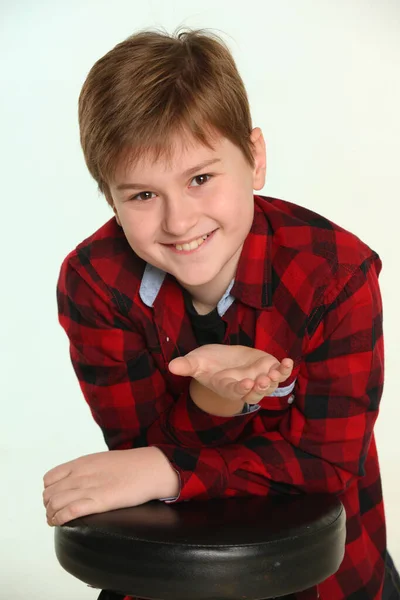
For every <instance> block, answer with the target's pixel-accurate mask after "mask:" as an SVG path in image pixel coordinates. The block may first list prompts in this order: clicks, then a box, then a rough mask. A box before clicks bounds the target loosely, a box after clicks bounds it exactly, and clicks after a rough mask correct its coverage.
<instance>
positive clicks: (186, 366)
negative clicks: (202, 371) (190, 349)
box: [168, 356, 197, 377]
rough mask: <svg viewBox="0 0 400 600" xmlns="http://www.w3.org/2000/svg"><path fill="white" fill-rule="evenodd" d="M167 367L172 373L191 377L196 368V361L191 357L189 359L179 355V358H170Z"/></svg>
mask: <svg viewBox="0 0 400 600" xmlns="http://www.w3.org/2000/svg"><path fill="white" fill-rule="evenodd" d="M194 363H196V364H194ZM168 368H169V370H170V371H171V373H173V374H174V375H181V376H182V377H193V376H194V374H195V372H196V370H197V361H196V360H194V359H193V357H191V358H190V359H189V358H188V357H187V356H180V357H179V358H174V360H171V362H170V363H169V365H168Z"/></svg>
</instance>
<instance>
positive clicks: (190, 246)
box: [175, 234, 208, 250]
mask: <svg viewBox="0 0 400 600" xmlns="http://www.w3.org/2000/svg"><path fill="white" fill-rule="evenodd" d="M207 238H208V234H205V235H203V236H202V237H201V238H198V239H197V240H193V241H192V242H190V243H189V244H183V245H181V244H175V248H176V249H177V250H196V248H198V247H199V246H201V245H202V243H203V242H204V241H205V240H206V239H207Z"/></svg>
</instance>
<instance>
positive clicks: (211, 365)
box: [169, 344, 293, 403]
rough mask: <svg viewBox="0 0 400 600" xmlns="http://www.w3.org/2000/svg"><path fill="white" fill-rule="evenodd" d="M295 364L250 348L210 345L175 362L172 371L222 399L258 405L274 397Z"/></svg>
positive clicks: (201, 347) (172, 362)
mask: <svg viewBox="0 0 400 600" xmlns="http://www.w3.org/2000/svg"><path fill="white" fill-rule="evenodd" d="M292 369H293V361H292V360H291V359H290V358H284V359H283V360H282V362H279V361H278V360H277V359H276V358H275V357H274V356H272V355H271V354H268V353H267V352H263V351H262V350H258V349H256V348H248V347H247V346H226V345H224V344H207V345H205V346H200V347H199V348H196V349H195V350H192V352H189V353H188V354H186V356H183V357H179V358H175V359H174V360H172V361H171V362H170V363H169V370H170V371H171V373H174V374H175V375H182V376H189V377H193V378H194V379H196V380H197V381H198V382H199V383H201V384H202V385H203V386H205V387H207V388H209V389H210V390H212V391H213V392H215V393H216V394H218V395H219V396H222V397H223V398H230V399H242V400H244V401H245V402H248V403H252V402H254V403H255V402H258V401H259V400H260V398H262V397H263V396H266V395H269V394H271V393H272V392H273V391H274V390H275V389H276V388H277V387H278V385H279V383H281V382H282V381H285V380H286V379H287V378H288V377H289V375H290V374H291V372H292Z"/></svg>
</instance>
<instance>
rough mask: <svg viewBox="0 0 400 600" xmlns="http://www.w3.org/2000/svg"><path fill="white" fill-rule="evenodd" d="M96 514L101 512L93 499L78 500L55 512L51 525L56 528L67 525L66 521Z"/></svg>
mask: <svg viewBox="0 0 400 600" xmlns="http://www.w3.org/2000/svg"><path fill="white" fill-rule="evenodd" d="M98 512H101V510H100V509H99V508H98V506H97V505H96V502H95V501H94V500H93V498H80V499H79V500H74V501H73V502H71V503H70V504H68V506H65V507H64V508H62V509H61V510H59V511H58V512H56V514H55V515H54V516H53V517H52V518H51V524H52V525H56V526H58V525H64V523H68V521H72V519H78V518H79V517H85V516H86V515H93V514H95V513H98Z"/></svg>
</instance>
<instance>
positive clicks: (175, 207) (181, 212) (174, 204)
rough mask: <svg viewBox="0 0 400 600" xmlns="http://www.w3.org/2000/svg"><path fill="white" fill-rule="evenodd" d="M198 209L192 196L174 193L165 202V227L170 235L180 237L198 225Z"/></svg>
mask: <svg viewBox="0 0 400 600" xmlns="http://www.w3.org/2000/svg"><path fill="white" fill-rule="evenodd" d="M197 218H198V209H197V207H196V204H195V202H194V201H193V199H192V198H188V197H187V196H181V195H174V197H173V198H172V197H169V198H167V199H166V200H165V203H164V215H163V229H164V231H166V232H167V233H169V234H170V235H173V236H176V237H180V236H184V235H185V234H186V233H188V232H190V230H191V229H193V227H194V226H195V225H196V222H197Z"/></svg>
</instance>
